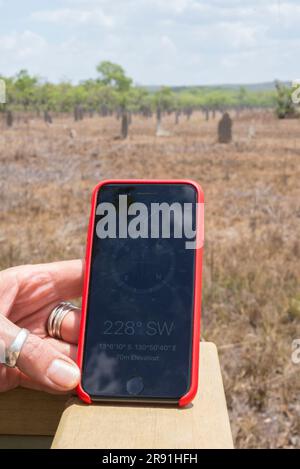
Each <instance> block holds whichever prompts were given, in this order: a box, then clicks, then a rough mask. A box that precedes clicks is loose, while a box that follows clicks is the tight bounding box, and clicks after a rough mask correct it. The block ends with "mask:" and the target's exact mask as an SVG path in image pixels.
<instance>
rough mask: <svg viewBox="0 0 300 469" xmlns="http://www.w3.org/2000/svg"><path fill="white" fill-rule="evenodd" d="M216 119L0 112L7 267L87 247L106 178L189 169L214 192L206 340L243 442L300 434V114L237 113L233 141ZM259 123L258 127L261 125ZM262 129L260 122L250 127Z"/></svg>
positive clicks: (293, 441)
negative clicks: (123, 130)
mask: <svg viewBox="0 0 300 469" xmlns="http://www.w3.org/2000/svg"><path fill="white" fill-rule="evenodd" d="M219 117H220V116H217V117H216V119H215V120H210V121H208V122H206V121H205V120H204V118H203V115H202V114H200V113H194V114H193V116H192V117H191V119H190V120H189V121H187V120H186V119H185V118H181V120H180V122H179V124H178V125H175V120H174V116H168V117H164V118H163V127H164V128H165V129H166V130H168V131H169V132H170V136H167V137H160V138H158V137H156V136H155V121H154V119H153V120H152V119H144V118H142V117H135V116H134V117H133V122H132V125H131V128H130V136H129V138H128V139H126V140H125V141H123V140H120V139H118V135H119V128H120V122H118V121H117V120H116V119H115V118H114V117H107V118H100V117H98V116H95V117H93V118H86V119H84V120H83V121H81V122H77V123H74V121H73V119H71V118H68V117H65V118H60V119H59V118H57V119H54V122H53V124H52V125H50V126H47V125H46V124H45V123H44V122H43V121H41V120H40V119H27V121H24V120H20V121H19V122H16V124H15V126H14V127H13V128H12V129H6V128H4V125H3V126H1V125H2V124H0V162H1V176H0V177H1V179H0V184H1V186H0V187H1V205H0V211H1V232H0V249H1V250H0V267H1V268H2V269H4V268H6V267H8V266H12V265H17V264H21V263H36V262H45V261H53V260H60V259H71V258H77V257H81V256H83V255H84V250H85V236H86V227H87V222H88V213H89V204H90V195H91V190H92V188H93V186H94V185H95V184H96V182H97V181H99V180H100V179H103V178H123V177H124V178H125V177H126V178H164V177H168V178H193V179H195V180H197V181H198V182H199V183H200V184H201V185H202V187H203V190H204V193H205V202H206V209H205V217H206V221H205V223H206V227H205V236H206V241H205V264H204V291H203V323H202V337H203V339H204V340H209V341H213V342H215V343H216V344H217V346H218V348H219V353H220V359H221V365H222V373H223V378H224V384H225V390H226V396H227V402H228V406H229V411H230V418H231V424H232V430H233V434H234V440H235V445H236V446H237V447H240V448H243V447H247V448H249V447H300V436H299V435H300V401H299V391H300V380H299V373H300V367H299V365H298V366H297V365H293V363H292V361H291V344H292V340H293V339H295V338H300V287H299V280H300V278H299V277H300V269H299V262H300V240H299V233H300V184H299V180H300V123H299V121H297V120H281V121H280V120H277V119H276V118H275V117H274V116H273V115H272V113H269V112H267V111H264V112H256V113H254V112H253V113H250V112H245V113H243V114H241V115H240V116H239V118H238V117H237V116H235V115H233V135H234V140H233V142H232V143H231V144H229V145H220V144H218V143H216V142H217V132H216V128H217V119H219ZM254 130H255V132H254ZM254 133H255V135H254Z"/></svg>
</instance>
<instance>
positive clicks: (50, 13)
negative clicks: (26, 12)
mask: <svg viewBox="0 0 300 469" xmlns="http://www.w3.org/2000/svg"><path fill="white" fill-rule="evenodd" d="M31 18H32V19H33V20H35V21H40V22H48V23H57V24H63V25H72V26H73V27H74V26H76V25H81V26H87V25H89V24H94V25H100V26H105V27H108V28H110V27H112V26H113V25H114V19H113V18H112V17H111V16H109V15H106V14H105V13H104V12H103V11H102V9H101V8H99V7H97V8H95V9H93V10H80V9H71V8H61V9H57V10H42V11H36V12H33V13H32V15H31Z"/></svg>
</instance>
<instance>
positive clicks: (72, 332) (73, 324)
mask: <svg viewBox="0 0 300 469" xmlns="http://www.w3.org/2000/svg"><path fill="white" fill-rule="evenodd" d="M80 318H81V311H80V310H76V311H74V310H72V311H70V312H69V313H68V314H66V316H65V317H64V319H63V322H62V323H61V329H60V334H61V337H62V339H63V340H64V341H66V342H70V344H78V337H79V329H80Z"/></svg>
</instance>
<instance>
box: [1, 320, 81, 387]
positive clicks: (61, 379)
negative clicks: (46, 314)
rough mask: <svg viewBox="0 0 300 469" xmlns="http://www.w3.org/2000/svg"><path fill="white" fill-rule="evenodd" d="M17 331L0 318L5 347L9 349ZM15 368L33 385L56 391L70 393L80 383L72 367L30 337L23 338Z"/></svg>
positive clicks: (78, 374) (59, 354)
mask: <svg viewBox="0 0 300 469" xmlns="http://www.w3.org/2000/svg"><path fill="white" fill-rule="evenodd" d="M2 326H3V327H2ZM19 331H20V328H19V327H17V326H16V325H15V324H13V323H12V322H10V321H9V320H8V319H7V318H5V317H3V316H1V321H0V336H2V337H3V335H4V337H3V340H4V342H5V343H6V346H9V344H10V343H11V342H12V341H13V340H14V338H15V337H16V335H17V334H18V332H19ZM17 367H18V368H19V370H21V371H22V372H23V373H25V375H27V376H28V377H29V378H31V379H32V380H33V381H35V382H36V383H39V384H41V385H45V386H47V387H48V388H51V389H53V390H56V391H69V390H72V389H74V388H75V387H76V386H77V384H78V383H79V380H80V371H79V368H78V366H77V365H76V363H75V362H73V360H71V358H69V357H67V356H66V355H63V354H62V353H61V352H59V351H58V350H57V349H56V348H54V347H52V345H50V344H49V343H48V342H47V341H46V340H43V339H41V338H40V337H38V336H36V335H34V334H29V336H28V337H27V339H26V341H25V343H24V345H23V347H22V349H21V352H20V355H19V358H18V361H17Z"/></svg>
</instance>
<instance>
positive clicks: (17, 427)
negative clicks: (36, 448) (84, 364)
mask: <svg viewBox="0 0 300 469" xmlns="http://www.w3.org/2000/svg"><path fill="white" fill-rule="evenodd" d="M66 400H67V397H66V396H62V395H60V396H58V395H52V394H46V393H43V392H38V391H30V390H27V389H14V390H13V391H9V392H5V393H0V435H49V436H51V435H54V433H55V432H56V429H57V425H58V422H59V419H60V416H61V414H62V411H63V409H64V407H65V404H66Z"/></svg>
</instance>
